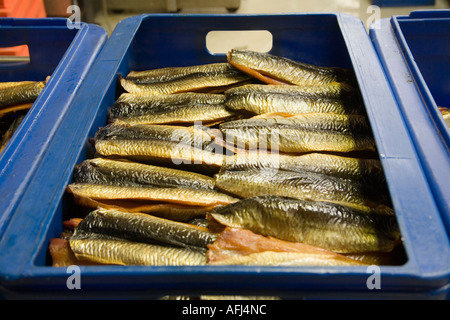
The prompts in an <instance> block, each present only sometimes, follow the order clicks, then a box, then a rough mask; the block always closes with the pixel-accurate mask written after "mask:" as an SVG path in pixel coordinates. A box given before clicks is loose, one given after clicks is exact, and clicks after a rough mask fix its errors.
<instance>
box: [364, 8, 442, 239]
mask: <svg viewBox="0 0 450 320" xmlns="http://www.w3.org/2000/svg"><path fill="white" fill-rule="evenodd" d="M370 34H371V37H372V39H373V40H374V43H375V46H376V49H377V50H378V52H379V56H380V59H381V61H382V63H383V66H384V68H385V70H386V74H387V76H388V79H389V81H390V83H391V85H392V88H393V91H394V93H395V96H396V99H397V100H398V103H399V106H400V108H401V111H402V114H403V117H404V119H405V122H406V124H407V126H408V128H409V130H410V132H411V136H412V137H413V141H414V144H415V147H416V149H417V152H418V155H419V158H420V161H421V164H422V166H423V168H424V171H425V174H426V176H427V179H428V181H429V184H430V187H431V189H432V191H433V193H434V195H435V199H436V203H437V204H438V206H439V209H440V211H441V213H442V218H443V220H444V223H445V225H446V227H447V231H448V232H449V234H450V192H449V190H450V129H449V127H448V125H447V124H446V123H445V121H444V120H443V118H442V115H441V113H440V111H439V109H438V106H441V107H448V108H450V10H429V11H415V12H412V13H411V14H410V15H409V16H393V17H392V18H391V19H384V20H382V21H381V28H380V29H375V28H372V29H371V30H370Z"/></svg>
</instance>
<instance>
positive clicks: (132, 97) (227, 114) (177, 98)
mask: <svg viewBox="0 0 450 320" xmlns="http://www.w3.org/2000/svg"><path fill="white" fill-rule="evenodd" d="M234 115H235V112H233V110H231V109H229V108H227V107H226V106H225V95H223V94H212V93H211V94H203V93H194V92H186V93H177V94H161V95H159V94H158V95H155V94H153V93H143V94H130V93H123V94H122V95H121V96H120V97H119V99H117V101H116V102H115V103H114V105H113V106H112V107H111V108H109V111H108V119H109V121H110V122H112V121H114V120H120V121H122V122H124V123H129V124H183V123H188V124H194V122H202V123H204V124H208V123H211V122H217V121H222V120H225V119H228V118H231V117H232V116H234Z"/></svg>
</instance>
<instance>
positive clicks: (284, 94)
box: [225, 82, 364, 114]
mask: <svg viewBox="0 0 450 320" xmlns="http://www.w3.org/2000/svg"><path fill="white" fill-rule="evenodd" d="M225 96H226V100H225V104H226V106H227V107H229V108H230V109H232V110H246V111H249V112H252V113H254V114H264V113H274V112H284V113H290V114H298V113H311V112H330V113H337V114H364V107H363V106H362V102H361V101H360V100H359V99H358V98H357V95H356V94H355V93H354V90H353V89H352V88H351V87H350V86H349V85H347V84H345V83H338V82H335V83H330V84H327V85H321V86H313V85H308V86H297V85H269V84H268V85H263V84H248V85H244V86H239V87H236V88H233V89H229V90H227V91H225Z"/></svg>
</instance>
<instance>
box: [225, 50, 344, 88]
mask: <svg viewBox="0 0 450 320" xmlns="http://www.w3.org/2000/svg"><path fill="white" fill-rule="evenodd" d="M227 59H228V62H229V63H230V64H231V65H232V66H234V67H236V68H238V69H240V70H242V71H243V72H246V73H248V74H249V75H251V76H253V77H255V78H257V79H259V80H261V81H262V82H264V83H267V84H296V85H299V86H302V85H326V84H330V83H335V82H349V81H351V80H352V79H353V72H352V71H350V70H347V69H342V68H335V67H320V66H315V65H311V64H307V63H302V62H298V61H294V60H291V59H288V58H285V57H279V56H276V55H272V54H269V53H260V52H254V51H250V50H235V49H233V50H231V51H230V52H229V53H228V55H227Z"/></svg>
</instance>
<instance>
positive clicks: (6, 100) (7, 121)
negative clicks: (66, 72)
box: [0, 80, 47, 153]
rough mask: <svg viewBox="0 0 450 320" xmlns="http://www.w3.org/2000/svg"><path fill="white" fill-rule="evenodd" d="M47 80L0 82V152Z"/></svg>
mask: <svg viewBox="0 0 450 320" xmlns="http://www.w3.org/2000/svg"><path fill="white" fill-rule="evenodd" d="M46 81H47V80H46ZM46 81H17V82H0V130H1V131H0V132H1V139H2V140H1V145H0V153H1V152H2V151H3V149H4V148H5V146H6V145H7V144H8V142H9V140H10V139H11V137H12V135H13V134H14V132H15V131H16V130H17V128H18V127H19V125H20V124H21V123H22V121H23V119H24V118H25V116H26V114H27V112H28V111H29V110H30V108H31V107H32V105H33V103H34V101H35V100H36V99H37V97H38V96H39V95H40V94H41V92H42V90H43V89H44V87H45V84H46Z"/></svg>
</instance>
